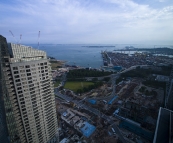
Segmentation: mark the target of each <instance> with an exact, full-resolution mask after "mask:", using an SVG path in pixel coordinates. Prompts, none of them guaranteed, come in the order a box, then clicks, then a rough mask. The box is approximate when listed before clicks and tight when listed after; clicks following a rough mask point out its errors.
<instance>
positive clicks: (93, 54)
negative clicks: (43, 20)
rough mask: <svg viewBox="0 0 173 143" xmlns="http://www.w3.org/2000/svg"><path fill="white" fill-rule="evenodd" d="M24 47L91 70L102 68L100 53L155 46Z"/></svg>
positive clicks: (66, 45) (51, 45)
mask: <svg viewBox="0 0 173 143" xmlns="http://www.w3.org/2000/svg"><path fill="white" fill-rule="evenodd" d="M25 45H28V46H32V47H33V48H36V49H39V50H43V51H45V52H46V53H47V56H50V57H54V58H55V59H57V60H62V61H66V64H68V65H76V66H81V67H91V68H100V67H101V66H103V59H102V55H101V51H105V50H106V51H114V50H117V49H124V48H125V47H126V46H133V47H134V48H154V46H155V45H144V44H141V45H140V44H133V45H132V44H41V45H39V47H38V45H37V44H25ZM160 47H169V48H173V47H172V46H170V45H160V46H159V45H157V46H155V48H160ZM126 53H129V52H126ZM130 53H132V52H130Z"/></svg>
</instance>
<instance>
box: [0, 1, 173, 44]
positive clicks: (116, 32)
mask: <svg viewBox="0 0 173 143" xmlns="http://www.w3.org/2000/svg"><path fill="white" fill-rule="evenodd" d="M9 30H11V31H12V32H13V34H14V36H15V39H16V40H15V39H14V38H13V36H12V35H11V34H10V32H9ZM38 31H40V32H41V34H40V43H41V44H46V43H51V44H130V43H131V44H156V45H157V44H158V45H173V0H27V1H24V0H1V1H0V35H2V36H4V37H6V38H7V41H8V42H13V43H16V41H19V39H20V34H22V40H21V43H22V44H25V43H28V44H29V43H32V44H36V43H37V41H38Z"/></svg>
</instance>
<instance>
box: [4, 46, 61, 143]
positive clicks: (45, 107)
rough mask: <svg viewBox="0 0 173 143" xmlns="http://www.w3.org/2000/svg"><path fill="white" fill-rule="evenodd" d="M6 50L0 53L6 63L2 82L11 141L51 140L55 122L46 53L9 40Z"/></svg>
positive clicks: (52, 93)
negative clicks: (4, 53)
mask: <svg viewBox="0 0 173 143" xmlns="http://www.w3.org/2000/svg"><path fill="white" fill-rule="evenodd" d="M5 49H6V56H3V54H2V56H1V59H3V60H4V62H5V64H4V65H3V66H2V69H3V70H2V74H3V75H4V76H3V77H4V79H2V81H4V82H5V83H4V89H6V93H7V97H8V100H9V103H8V102H6V101H5V103H4V106H5V111H6V121H7V127H8V134H9V137H10V141H11V142H22V143H25V142H27V143H47V142H50V141H51V140H52V139H54V137H55V134H56V131H57V126H58V125H57V118H56V108H55V96H54V91H53V84H52V81H51V79H52V77H51V68H50V63H49V61H48V59H47V56H46V53H45V52H44V51H41V50H37V49H33V48H32V47H28V46H23V45H19V44H11V43H10V44H8V47H7V45H6V46H5ZM4 93H5V92H4ZM4 93H3V94H4ZM6 103H8V105H6ZM8 106H10V107H8ZM8 110H9V111H10V116H11V117H10V118H9V117H8V115H7V114H8V112H7V111H8ZM8 118H9V119H8ZM11 118H13V120H12V121H11V122H10V119H11ZM8 120H9V121H8ZM11 123H12V124H13V125H11ZM14 129H15V131H14Z"/></svg>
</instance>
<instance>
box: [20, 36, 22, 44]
mask: <svg viewBox="0 0 173 143" xmlns="http://www.w3.org/2000/svg"><path fill="white" fill-rule="evenodd" d="M21 39H22V34H20V41H19V44H21Z"/></svg>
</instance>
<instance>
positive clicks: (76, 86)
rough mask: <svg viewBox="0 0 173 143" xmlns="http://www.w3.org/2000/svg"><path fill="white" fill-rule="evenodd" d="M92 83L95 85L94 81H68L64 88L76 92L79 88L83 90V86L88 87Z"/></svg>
mask: <svg viewBox="0 0 173 143" xmlns="http://www.w3.org/2000/svg"><path fill="white" fill-rule="evenodd" d="M91 85H94V83H93V82H85V81H84V82H83V81H81V82H80V81H68V82H66V83H65V86H64V88H66V89H70V90H72V91H74V92H76V91H77V90H80V89H81V90H82V89H83V88H87V87H89V86H91Z"/></svg>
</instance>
